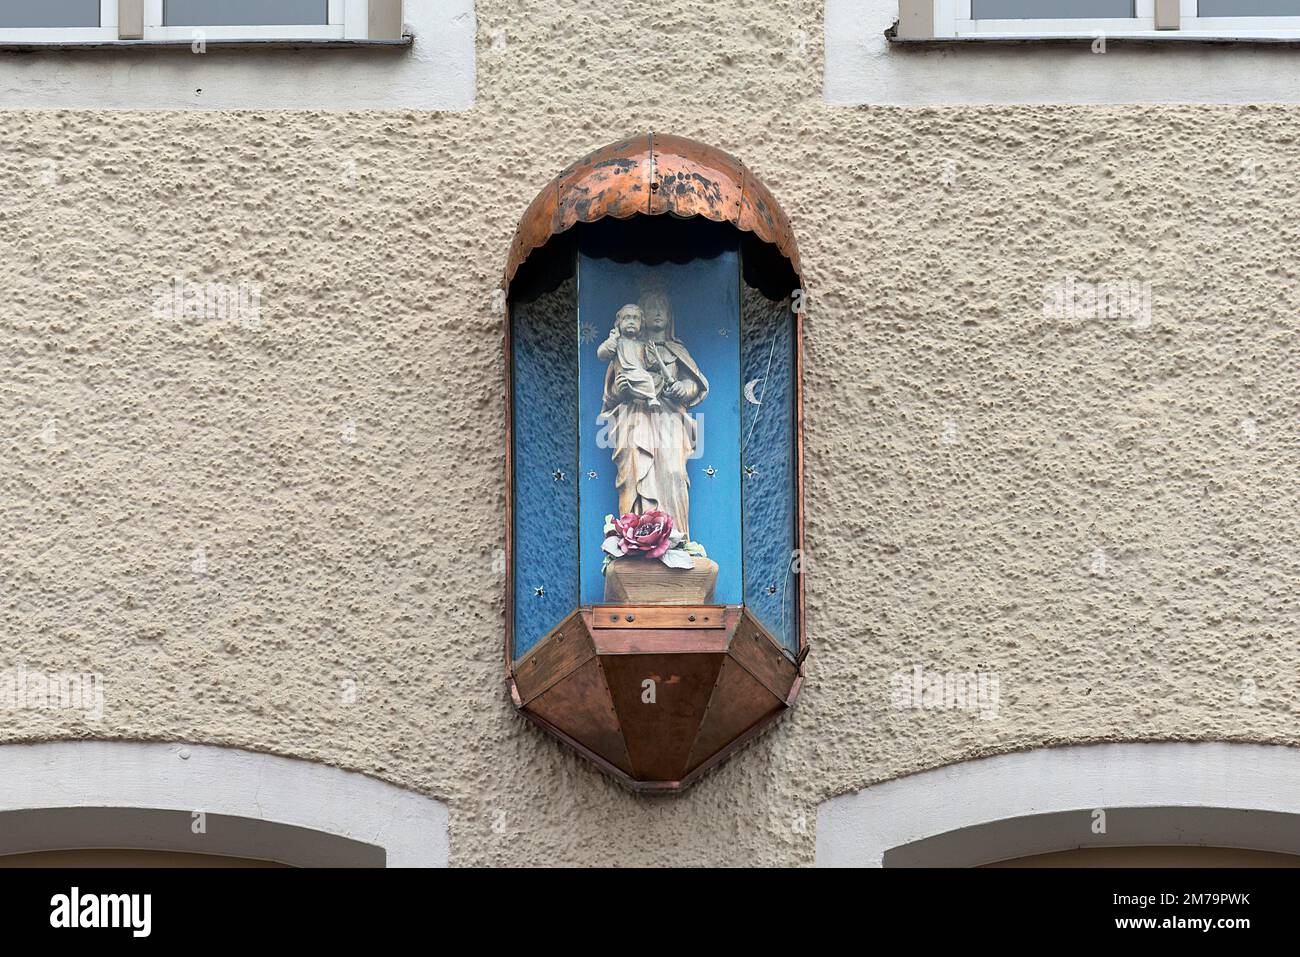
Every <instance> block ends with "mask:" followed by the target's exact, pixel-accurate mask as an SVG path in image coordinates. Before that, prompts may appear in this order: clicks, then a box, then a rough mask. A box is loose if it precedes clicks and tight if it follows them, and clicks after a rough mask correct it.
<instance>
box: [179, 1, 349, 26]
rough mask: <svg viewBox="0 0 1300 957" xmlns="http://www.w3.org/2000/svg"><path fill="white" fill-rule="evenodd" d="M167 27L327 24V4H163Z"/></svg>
mask: <svg viewBox="0 0 1300 957" xmlns="http://www.w3.org/2000/svg"><path fill="white" fill-rule="evenodd" d="M163 23H164V24H165V25H166V26H169V27H246V26H263V25H268V24H277V25H278V24H303V23H309V24H325V23H329V0H166V3H165V4H164V5H163Z"/></svg>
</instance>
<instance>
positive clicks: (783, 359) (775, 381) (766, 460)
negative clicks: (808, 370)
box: [741, 287, 799, 654]
mask: <svg viewBox="0 0 1300 957" xmlns="http://www.w3.org/2000/svg"><path fill="white" fill-rule="evenodd" d="M744 295H745V306H744V310H743V317H742V320H741V324H742V333H741V341H742V343H743V356H744V375H743V378H744V381H745V382H747V383H750V385H749V387H748V395H746V396H745V399H744V412H743V415H742V418H741V425H742V427H743V433H742V434H743V439H742V444H741V447H742V458H743V462H744V468H743V475H744V478H743V482H744V492H745V510H744V522H745V605H746V606H747V607H748V608H749V610H750V611H752V612H753V613H754V614H755V615H756V616H757V617H758V620H759V621H761V622H762V623H763V625H764V627H766V628H767V630H768V631H770V632H771V633H772V636H773V637H774V638H776V639H777V640H778V641H780V642H781V644H782V645H783V646H784V647H785V648H786V649H787V650H788V651H789V652H790V653H791V654H797V653H798V651H799V633H798V625H797V622H798V615H797V612H798V608H799V582H798V579H797V577H796V575H795V567H794V562H793V561H792V558H793V555H794V544H795V508H794V504H795V498H794V494H795V455H794V452H795V435H794V408H795V405H794V399H795V396H794V388H795V366H794V358H795V353H794V314H793V313H792V312H791V311H790V300H789V299H787V300H785V301H784V302H772V301H770V300H768V299H765V298H763V296H762V294H761V293H759V292H758V291H757V290H755V289H751V288H749V287H746V289H745V293H744Z"/></svg>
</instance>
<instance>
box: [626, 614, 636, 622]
mask: <svg viewBox="0 0 1300 957" xmlns="http://www.w3.org/2000/svg"><path fill="white" fill-rule="evenodd" d="M627 620H628V621H636V615H628V616H627Z"/></svg>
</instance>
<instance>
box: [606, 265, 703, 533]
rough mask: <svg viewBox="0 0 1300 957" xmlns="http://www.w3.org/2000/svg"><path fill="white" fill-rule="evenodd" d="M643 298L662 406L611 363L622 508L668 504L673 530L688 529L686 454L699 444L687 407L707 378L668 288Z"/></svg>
mask: <svg viewBox="0 0 1300 957" xmlns="http://www.w3.org/2000/svg"><path fill="white" fill-rule="evenodd" d="M640 306H641V313H642V316H643V320H642V323H643V324H642V337H643V338H644V340H645V352H646V354H647V355H648V356H650V357H652V359H653V361H652V362H650V363H649V365H650V366H653V368H651V369H650V371H651V374H652V376H653V383H654V387H655V390H656V392H657V394H658V402H657V403H656V404H657V406H658V407H657V408H652V407H651V403H650V401H649V400H648V399H646V398H641V397H639V396H638V395H637V393H636V392H635V391H634V390H633V388H632V386H631V384H630V383H629V382H628V380H627V376H626V375H625V374H624V372H623V370H622V369H621V368H620V367H619V364H618V362H611V363H610V364H609V368H608V370H607V371H606V372H605V395H604V402H603V405H602V408H601V415H602V416H603V417H604V418H605V419H606V421H607V422H608V435H609V440H610V445H611V446H612V448H613V450H614V451H613V457H614V465H615V467H616V470H617V473H618V475H617V478H616V479H615V482H616V484H617V486H618V510H619V513H620V514H623V515H626V514H627V513H628V512H636V513H637V514H642V513H644V512H649V511H655V510H658V511H663V512H667V513H668V514H669V515H671V516H672V519H673V528H674V530H680V531H681V532H683V533H684V534H685V535H687V537H689V536H690V486H691V483H690V480H689V479H687V477H686V462H687V460H688V459H690V458H691V457H692V456H693V454H694V452H695V447H696V444H697V443H698V441H699V432H698V423H697V422H696V421H695V419H694V418H693V417H692V416H691V415H690V414H689V413H688V412H687V410H688V409H690V408H693V407H694V406H696V405H699V404H700V402H702V401H703V400H704V397H705V396H706V395H708V394H709V382H708V380H707V379H705V378H704V373H702V372H701V371H700V367H699V366H697V365H696V364H695V360H694V359H692V358H691V354H690V352H689V351H687V349H686V346H684V345H682V343H681V341H680V340H679V339H678V338H677V336H676V334H675V332H674V329H673V307H672V303H671V302H670V300H669V299H668V296H667V295H666V294H665V293H663V292H659V291H654V292H649V293H646V294H645V295H644V296H643V297H642V298H641V301H640Z"/></svg>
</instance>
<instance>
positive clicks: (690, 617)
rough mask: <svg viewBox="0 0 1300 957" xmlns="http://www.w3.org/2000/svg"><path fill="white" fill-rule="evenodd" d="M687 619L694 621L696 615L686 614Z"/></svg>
mask: <svg viewBox="0 0 1300 957" xmlns="http://www.w3.org/2000/svg"><path fill="white" fill-rule="evenodd" d="M686 620H687V621H694V620H695V616H694V615H687V616H686Z"/></svg>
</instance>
